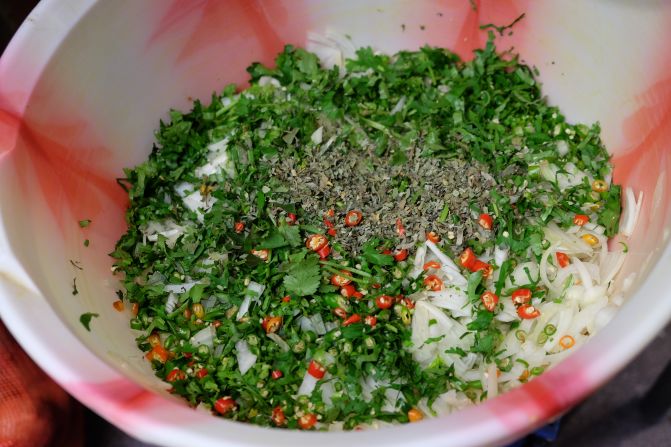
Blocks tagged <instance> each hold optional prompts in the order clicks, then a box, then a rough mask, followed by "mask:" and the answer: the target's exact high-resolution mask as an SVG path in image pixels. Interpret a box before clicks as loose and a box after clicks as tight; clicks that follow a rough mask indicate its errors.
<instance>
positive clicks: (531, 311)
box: [517, 304, 541, 320]
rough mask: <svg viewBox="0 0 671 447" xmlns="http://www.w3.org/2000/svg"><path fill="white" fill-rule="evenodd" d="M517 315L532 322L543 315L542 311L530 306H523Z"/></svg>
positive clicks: (518, 309)
mask: <svg viewBox="0 0 671 447" xmlns="http://www.w3.org/2000/svg"><path fill="white" fill-rule="evenodd" d="M517 315H519V317H520V318H522V319H524V320H531V319H534V318H536V317H539V316H540V315H541V313H540V311H539V310H538V309H536V308H535V307H534V306H532V305H530V304H522V305H521V306H520V307H518V308H517Z"/></svg>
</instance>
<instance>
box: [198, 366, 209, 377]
mask: <svg viewBox="0 0 671 447" xmlns="http://www.w3.org/2000/svg"><path fill="white" fill-rule="evenodd" d="M208 374H209V372H208V371H207V368H200V369H199V370H198V371H196V377H198V378H199V379H202V378H203V377H207V375H208Z"/></svg>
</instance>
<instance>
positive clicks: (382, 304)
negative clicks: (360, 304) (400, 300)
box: [375, 295, 394, 309]
mask: <svg viewBox="0 0 671 447" xmlns="http://www.w3.org/2000/svg"><path fill="white" fill-rule="evenodd" d="M393 304H394V298H392V297H390V296H389V295H380V296H378V297H377V298H375V305H376V306H377V307H378V308H379V309H389V308H390V307H391V306H393Z"/></svg>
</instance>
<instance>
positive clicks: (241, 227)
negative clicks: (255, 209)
mask: <svg viewBox="0 0 671 447" xmlns="http://www.w3.org/2000/svg"><path fill="white" fill-rule="evenodd" d="M233 229H234V230H235V232H236V233H242V232H243V231H244V229H245V224H244V223H242V222H236V223H235V226H234V227H233Z"/></svg>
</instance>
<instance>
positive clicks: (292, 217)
mask: <svg viewBox="0 0 671 447" xmlns="http://www.w3.org/2000/svg"><path fill="white" fill-rule="evenodd" d="M297 219H298V218H297V217H296V215H295V214H294V213H288V214H287V223H288V224H289V225H293V224H295V223H296V220H297Z"/></svg>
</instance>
